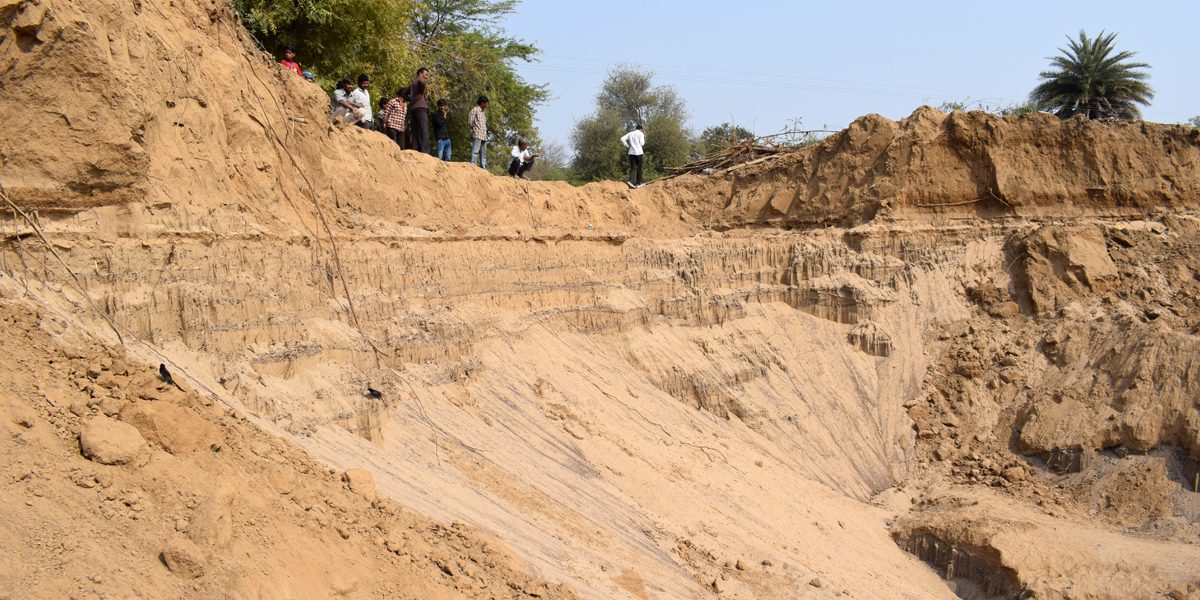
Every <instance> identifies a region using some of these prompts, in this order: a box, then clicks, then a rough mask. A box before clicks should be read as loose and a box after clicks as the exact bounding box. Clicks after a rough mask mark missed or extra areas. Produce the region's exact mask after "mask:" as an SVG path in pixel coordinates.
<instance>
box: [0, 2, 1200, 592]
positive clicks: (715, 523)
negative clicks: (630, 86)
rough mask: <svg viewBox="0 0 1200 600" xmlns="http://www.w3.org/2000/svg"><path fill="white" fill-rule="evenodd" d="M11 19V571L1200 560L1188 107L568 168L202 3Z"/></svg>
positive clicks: (51, 588) (1094, 567)
mask: <svg viewBox="0 0 1200 600" xmlns="http://www.w3.org/2000/svg"><path fill="white" fill-rule="evenodd" d="M0 17H3V19H4V20H5V22H6V24H7V26H6V28H5V29H4V30H3V32H2V35H3V36H4V37H3V38H2V39H0V72H3V73H4V76H3V77H4V79H3V81H4V83H3V86H2V87H0V107H3V111H4V113H5V114H12V115H14V117H13V118H12V119H11V120H8V121H6V122H5V123H4V124H0V127H4V128H6V130H7V131H6V133H8V135H5V136H0V140H3V141H0V157H2V158H3V163H2V164H3V168H2V169H0V183H2V184H3V186H4V190H5V195H6V196H7V197H8V198H9V200H11V201H12V203H13V204H12V205H11V206H10V205H7V204H6V205H5V210H7V212H6V213H5V214H6V215H7V220H6V221H5V225H4V231H5V234H4V236H5V237H4V244H3V246H2V247H0V273H2V275H0V286H2V287H0V289H3V291H4V298H3V310H4V311H6V312H5V314H6V315H8V316H9V317H11V318H10V319H9V321H8V322H7V323H6V326H5V327H6V333H16V334H19V335H9V336H7V338H6V342H5V343H7V344H8V345H9V352H11V353H12V354H13V355H16V356H20V357H21V359H20V361H19V362H18V363H17V364H16V365H15V366H14V365H9V366H8V367H5V368H4V370H3V371H0V373H2V374H3V375H4V379H0V381H3V383H4V386H3V388H2V391H3V394H4V395H3V397H4V398H5V402H6V403H7V404H6V405H5V406H6V407H7V408H6V409H5V410H6V411H8V412H6V413H5V415H6V416H11V418H10V420H11V421H12V422H13V424H12V425H11V427H9V429H10V433H9V435H10V438H5V439H6V440H9V441H6V442H5V443H6V444H8V446H9V448H10V449H11V450H12V452H13V454H12V455H13V456H16V457H17V460H16V461H12V462H11V463H10V465H9V467H8V469H9V471H11V473H9V475H11V477H9V478H8V479H6V480H5V482H4V485H5V487H4V488H3V489H2V490H0V497H2V498H3V499H4V500H5V501H6V503H11V504H12V505H15V506H18V508H19V507H20V506H21V505H24V506H25V508H23V509H19V510H21V511H23V512H22V513H21V514H22V515H24V516H23V517H22V520H23V522H26V521H27V522H32V523H36V524H37V525H36V528H37V529H36V531H38V532H39V533H37V534H34V535H30V534H29V533H28V532H27V531H24V530H22V529H21V528H20V527H17V526H15V525H14V526H9V527H8V528H7V529H4V530H3V531H2V534H3V535H2V538H0V556H2V557H4V558H5V560H3V561H0V562H2V563H3V564H4V565H5V567H4V569H5V570H4V571H3V572H0V597H5V595H8V596H13V597H25V596H34V597H58V596H62V595H64V594H70V593H76V594H78V595H81V596H86V595H87V594H96V595H101V594H108V595H110V596H112V595H129V594H133V593H136V594H139V595H142V596H144V597H162V596H177V595H192V596H194V597H211V596H214V595H221V596H234V597H311V596H313V595H322V596H328V595H330V594H340V595H344V596H349V597H364V598H365V597H414V598H416V597H421V598H426V597H570V596H571V595H574V594H578V595H580V596H583V597H592V598H613V597H632V598H664V597H666V598H695V597H729V598H795V597H833V596H837V595H842V596H850V597H857V598H877V597H891V598H929V597H947V598H948V597H953V596H954V594H955V593H956V592H957V593H958V594H959V595H961V596H963V597H973V596H972V595H974V596H979V597H987V596H999V597H1010V596H1017V595H1020V594H1032V595H1033V596H1035V597H1066V596H1072V597H1097V598H1100V597H1111V598H1126V597H1146V596H1147V595H1150V596H1153V595H1155V594H1157V595H1167V594H1175V596H1173V597H1189V596H1188V594H1192V595H1195V594H1196V593H1200V591H1198V590H1197V587H1198V586H1200V584H1198V583H1197V581H1196V579H1195V577H1196V575H1195V573H1196V572H1197V569H1198V568H1200V551H1198V550H1197V547H1196V545H1195V543H1196V542H1197V541H1198V540H1200V538H1198V537H1197V536H1198V535H1200V530H1198V527H1197V524H1196V523H1197V520H1200V511H1198V510H1197V504H1196V503H1197V500H1196V498H1197V497H1198V496H1197V494H1196V493H1195V490H1194V488H1193V487H1189V483H1191V482H1192V480H1193V479H1195V478H1194V477H1193V475H1195V473H1196V471H1197V467H1196V465H1197V462H1196V459H1197V454H1196V453H1197V452H1198V451H1200V450H1198V449H1200V441H1198V438H1197V435H1198V433H1197V432H1198V431H1200V417H1198V416H1197V415H1198V412H1197V398H1198V397H1200V396H1198V395H1197V394H1198V393H1200V391H1198V390H1197V389H1196V385H1197V384H1196V375H1195V373H1194V371H1195V367H1194V365H1193V364H1192V363H1193V360H1192V356H1193V355H1194V352H1191V351H1190V349H1191V348H1192V347H1193V346H1194V345H1195V335H1196V327H1197V319H1198V318H1200V317H1198V316H1197V315H1200V310H1197V309H1198V308H1200V307H1197V305H1196V302H1197V300H1196V298H1200V294H1198V292H1200V289H1197V286H1198V285H1200V284H1197V277H1198V276H1197V272H1198V265H1197V264H1196V259H1195V258H1194V257H1195V252H1193V248H1194V246H1195V244H1196V243H1197V241H1196V240H1197V236H1198V235H1200V226H1197V221H1196V215H1195V214H1194V210H1195V208H1196V206H1197V191H1198V189H1200V177H1198V176H1197V172H1198V171H1197V169H1196V167H1197V164H1198V162H1200V138H1198V137H1197V133H1196V131H1195V130H1192V129H1186V128H1182V127H1169V126H1157V125H1150V124H1114V123H1091V122H1084V121H1069V122H1060V121H1058V120H1056V119H1054V118H1052V117H1047V116H1031V117H1022V118H1016V119H1000V118H997V117H993V116H988V115H983V114H978V113H963V114H954V115H950V116H946V115H942V114H940V113H937V112H936V111H931V110H928V109H922V110H919V111H917V112H916V113H914V114H913V115H912V116H911V117H909V118H908V119H905V120H903V121H900V122H893V121H889V120H887V119H883V118H881V117H877V116H868V117H864V118H862V119H860V120H858V121H856V122H855V123H854V124H853V125H852V126H851V127H850V128H848V129H847V130H846V131H844V132H842V133H840V134H837V135H835V136H832V137H831V138H830V139H829V140H827V141H826V142H824V143H823V144H820V145H818V146H815V147H813V148H809V149H806V150H802V151H799V152H797V153H795V154H791V155H788V156H785V157H782V158H780V159H778V160H775V161H770V162H764V163H759V164H756V165H748V166H745V167H742V168H739V169H735V170H733V171H730V172H728V173H722V174H719V175H718V176H714V177H708V178H705V177H692V176H689V177H681V178H678V179H674V180H671V181H668V182H664V183H660V184H655V185H651V186H649V187H647V188H644V189H642V190H637V191H628V190H624V189H622V188H621V187H619V186H616V185H608V184H599V185H589V186H585V187H583V188H572V187H569V186H566V185H565V184H549V183H547V184H543V183H537V182H533V183H526V182H516V181H512V180H509V179H507V178H500V177H493V176H490V175H488V174H486V173H484V172H482V171H480V170H478V169H475V168H474V167H471V166H469V165H462V164H450V165H447V164H444V163H440V162H438V161H435V160H434V159H432V158H431V157H426V156H421V155H417V154H415V153H412V152H401V151H398V150H396V149H395V148H394V146H393V145H391V144H390V142H388V141H387V140H386V139H384V138H383V137H382V136H378V135H375V134H372V133H369V132H364V131H360V130H357V129H354V128H348V129H347V128H339V127H335V126H332V125H330V124H328V123H327V122H326V120H325V117H324V110H325V106H326V103H327V100H326V99H325V98H324V96H323V94H322V93H321V92H320V90H318V89H317V88H315V87H313V86H311V85H309V84H307V83H305V82H303V81H300V80H299V79H298V78H295V77H294V76H292V75H291V74H290V73H287V72H285V71H283V70H282V69H280V68H278V67H277V66H276V65H274V64H273V63H272V61H271V60H270V59H269V58H267V57H265V56H263V55H262V54H260V53H257V52H255V51H254V50H253V49H252V46H251V44H250V42H249V41H248V39H247V38H246V35H245V33H244V31H243V30H242V29H241V28H240V27H239V26H238V25H237V23H236V21H235V19H234V17H233V15H232V13H231V12H230V11H229V9H228V7H226V6H225V5H224V4H221V3H205V2H194V1H184V2H180V1H178V0H177V1H176V2H174V3H161V2H144V1H143V2H140V3H134V4H131V5H126V4H122V3H111V2H107V1H104V0H77V1H73V2H66V1H61V0H41V1H40V2H30V1H10V2H7V3H2V2H0ZM31 97H32V98H34V99H35V100H36V102H35V103H34V104H35V105H36V109H35V110H31V109H30V108H29V104H30V102H29V100H30V98H31ZM18 208H19V209H20V210H22V211H23V214H18V212H17V209H18ZM30 315H37V316H36V318H34V317H31V316H30ZM64 357H65V358H64ZM51 361H53V362H51ZM64 361H65V362H64ZM105 361H107V362H108V364H109V366H108V367H107V368H106V367H105V366H104V363H105ZM159 362H166V363H167V364H168V365H169V366H170V368H172V369H173V370H174V371H175V372H176V373H177V375H178V377H179V378H180V379H181V380H182V382H183V383H184V386H185V389H187V390H188V391H187V392H178V391H172V390H173V388H170V389H168V388H166V387H165V386H164V385H162V384H161V382H159V381H158V380H157V379H156V378H155V376H154V369H155V365H157V364H158V363H159ZM93 363H95V366H94V368H93ZM92 371H94V372H95V373H94V375H93V373H92ZM368 386H371V387H374V388H376V389H378V390H380V391H382V397H380V398H374V397H371V396H369V395H367V394H366V393H365V392H366V388H367V387H368ZM57 390H61V397H60V395H57V394H58V391H57ZM177 392H178V393H177ZM27 422H28V423H31V425H26V423H27ZM96 423H100V425H98V427H99V428H98V429H95V430H94V431H93V430H92V429H89V428H90V427H91V426H92V425H94V424H96ZM178 423H192V426H188V427H180V426H178ZM130 428H132V430H133V431H135V432H136V435H133V434H131V433H130ZM121 432H124V433H121ZM197 432H200V433H197ZM100 433H104V434H105V435H100ZM93 434H95V435H93ZM201 434H203V435H201ZM31 436H32V437H31ZM96 436H99V438H100V439H108V438H113V440H115V441H114V442H113V444H111V445H109V446H104V447H102V448H98V449H95V450H94V451H93V450H89V449H88V448H90V447H91V446H92V444H91V442H90V441H87V442H84V446H85V447H84V448H80V446H79V444H80V443H81V440H85V439H86V440H92V439H93V438H94V437H96ZM35 438H36V442H35V441H33V440H34V439H35ZM122 440H123V441H122ZM139 440H140V441H139ZM125 455H129V456H128V458H127V459H125V460H115V459H112V457H118V458H119V457H122V456H125ZM89 457H90V458H89ZM108 463H113V464H108ZM329 469H332V470H333V473H332V474H331V473H330V472H329ZM357 469H361V470H362V471H358V470H357ZM364 472H365V473H369V474H370V477H371V479H372V481H373V483H372V485H370V486H366V485H365V484H362V483H361V482H362V480H363V477H364ZM342 473H349V475H348V476H347V478H346V481H344V482H343V481H340V480H339V477H341V475H342ZM77 475H78V477H77ZM89 477H90V478H91V479H89ZM80 478H81V479H80ZM75 479H80V480H81V481H84V482H85V483H87V484H92V483H93V482H95V484H94V485H85V484H80V483H78V482H76V481H75ZM224 487H230V488H233V492H232V495H222V496H220V502H217V501H215V500H214V501H212V502H210V501H209V500H208V498H209V497H210V496H213V495H214V492H215V491H216V490H218V488H224ZM130 490H132V492H131V493H132V494H133V495H132V496H131V495H129V493H126V492H129V491H130ZM296 490H300V491H296ZM364 490H366V491H365V492H364ZM376 493H377V494H379V496H378V497H376V496H375V494H376ZM364 494H365V495H364ZM110 496H111V497H110ZM225 498H231V499H230V500H229V504H228V506H231V507H232V508H230V509H228V510H220V511H216V512H215V513H214V510H215V509H213V508H211V506H214V505H219V506H227V505H226V504H225V502H226V500H225ZM55 503H58V504H60V505H63V506H68V507H74V508H73V509H72V510H71V511H70V514H67V513H65V512H63V511H61V510H59V509H55V508H53V506H54V505H55ZM393 503H395V504H393ZM134 505H137V506H152V507H153V508H152V509H144V510H136V509H134V508H133V506H134ZM397 505H399V506H402V507H404V508H400V507H399V506H397ZM97 507H99V508H97ZM122 507H124V508H122ZM206 507H207V508H206ZM406 510H407V511H409V512H405V511H406ZM97 511H99V514H96V513H97ZM109 513H111V515H110V514H109ZM414 513H419V516H418V514H414ZM213 514H216V515H217V517H218V518H216V521H218V522H220V523H221V525H220V528H219V530H220V532H223V533H220V536H219V537H220V539H221V540H222V541H220V543H219V544H218V545H217V546H213V545H212V536H211V535H208V534H195V535H193V533H192V530H191V523H193V522H196V520H197V519H199V521H200V522H207V521H211V520H212V519H211V518H210V515H213ZM222 515H225V516H222ZM135 517H136V518H135ZM72 519H74V520H72ZM429 519H432V520H433V521H430V520H429ZM434 521H436V522H440V523H451V522H455V521H457V522H458V524H456V525H452V526H451V525H437V524H435V523H434ZM64 523H80V524H82V526H80V527H75V530H76V531H79V532H80V533H77V534H74V536H73V537H70V538H69V541H68V543H67V545H68V546H70V548H69V549H68V550H67V551H68V553H69V554H70V553H74V554H70V555H71V556H73V557H74V558H72V561H73V563H72V564H75V562H79V561H82V562H84V563H86V562H87V561H92V562H93V563H94V564H96V565H98V566H102V567H104V568H103V569H99V571H98V572H100V571H104V572H114V570H115V569H124V571H121V573H122V577H121V578H120V579H119V582H120V583H117V582H115V581H114V578H111V577H108V576H107V575H98V576H97V577H92V578H89V576H91V575H93V573H91V571H88V572H84V571H82V570H67V571H64V572H63V573H62V574H61V575H58V576H47V575H46V573H47V572H50V570H51V569H57V568H58V567H57V565H58V564H59V563H58V562H55V561H57V560H58V558H56V556H55V552H56V550H54V548H52V547H50V546H47V545H46V544H47V543H49V542H47V541H46V540H47V539H48V537H51V536H52V532H53V531H58V530H59V529H61V528H63V527H65V526H64ZM201 529H202V530H204V528H203V527H202V528H201ZM205 531H207V530H205ZM214 548H215V549H214ZM510 551H511V554H510ZM247 557H258V558H247ZM260 563H262V564H263V565H265V566H261V565H260ZM93 570H96V569H93ZM301 575H302V576H301ZM547 582H548V583H547ZM563 582H565V585H561V586H560V583H563ZM1097 582H1104V583H1103V584H1100V583H1097ZM314 590H315V591H314ZM1147 590H1149V591H1147Z"/></svg>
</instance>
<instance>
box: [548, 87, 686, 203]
mask: <svg viewBox="0 0 1200 600" xmlns="http://www.w3.org/2000/svg"><path fill="white" fill-rule="evenodd" d="M687 118H688V111H687V106H686V103H685V102H684V101H683V99H682V98H680V97H679V93H678V92H677V91H676V90H675V88H674V87H672V86H669V85H655V84H654V75H653V73H650V72H649V71H644V70H641V69H639V68H636V67H631V66H621V67H617V68H615V69H613V70H612V71H609V73H608V77H607V78H606V79H605V80H604V83H603V84H601V86H600V91H599V92H598V93H597V94H596V110H595V112H593V113H592V114H591V115H589V116H587V117H584V118H583V119H580V120H579V121H578V122H576V123H575V128H574V130H573V131H572V132H571V145H572V146H574V148H575V157H574V159H573V160H572V166H573V167H574V170H575V174H576V176H577V177H579V178H581V179H583V180H586V181H597V180H602V179H624V178H625V176H626V172H627V171H626V168H627V162H626V158H625V156H626V151H625V148H624V147H623V146H622V145H621V142H620V139H621V136H622V135H624V134H625V133H626V132H628V131H631V130H633V128H634V127H635V126H636V125H638V124H640V125H642V126H643V128H644V130H645V133H646V146H645V152H646V166H645V168H646V172H647V179H652V178H654V177H657V176H658V175H661V174H662V173H663V172H664V171H665V170H666V168H667V167H674V166H679V165H681V164H683V163H684V162H686V160H687V158H688V153H689V150H690V149H691V147H692V134H691V132H690V131H689V130H688V128H687V126H686V124H685V123H686V121H687Z"/></svg>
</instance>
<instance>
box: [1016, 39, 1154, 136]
mask: <svg viewBox="0 0 1200 600" xmlns="http://www.w3.org/2000/svg"><path fill="white" fill-rule="evenodd" d="M1116 37H1117V34H1116V33H1109V34H1105V33H1104V32H1103V31H1101V32H1100V35H1099V36H1098V37H1096V38H1095V39H1091V38H1088V35H1087V33H1086V32H1084V31H1080V32H1079V39H1078V40H1073V39H1071V38H1070V37H1068V38H1067V42H1068V47H1067V48H1059V49H1058V50H1059V52H1062V56H1055V57H1052V58H1050V64H1051V66H1053V67H1054V69H1053V70H1050V71H1044V72H1042V73H1041V74H1040V75H1039V77H1041V78H1042V83H1041V84H1039V85H1038V86H1037V87H1036V88H1033V92H1031V93H1030V94H1029V100H1030V102H1033V103H1034V104H1036V105H1037V106H1038V108H1039V109H1042V110H1050V111H1054V114H1056V115H1058V116H1059V117H1060V118H1063V119H1067V118H1070V117H1073V116H1075V115H1084V116H1086V117H1087V118H1089V119H1126V120H1133V119H1138V118H1141V112H1140V111H1139V110H1138V108H1137V105H1138V104H1141V105H1143V106H1147V105H1149V104H1150V100H1151V99H1152V98H1154V89H1153V88H1151V87H1150V85H1149V84H1147V83H1146V80H1147V79H1149V78H1150V75H1149V74H1148V73H1146V72H1145V71H1143V70H1142V69H1149V68H1150V65H1148V64H1146V63H1143V62H1128V61H1129V59H1130V58H1132V57H1133V56H1134V54H1136V53H1135V52H1130V51H1128V50H1125V51H1122V52H1116V53H1114V49H1113V41H1114V40H1115V39H1116Z"/></svg>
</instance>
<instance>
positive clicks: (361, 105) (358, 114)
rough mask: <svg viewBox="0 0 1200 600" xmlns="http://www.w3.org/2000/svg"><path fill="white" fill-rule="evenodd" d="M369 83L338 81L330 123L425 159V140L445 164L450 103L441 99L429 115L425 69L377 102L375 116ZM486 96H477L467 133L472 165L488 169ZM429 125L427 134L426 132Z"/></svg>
mask: <svg viewBox="0 0 1200 600" xmlns="http://www.w3.org/2000/svg"><path fill="white" fill-rule="evenodd" d="M370 87H371V78H370V77H367V76H366V75H359V76H358V85H357V86H356V85H355V83H354V82H353V81H351V80H350V79H342V80H341V81H339V82H338V84H337V87H336V88H335V89H334V91H333V99H332V101H331V111H332V117H333V120H334V121H338V122H341V123H345V124H347V125H356V126H358V127H362V128H363V129H371V130H378V131H380V132H382V133H383V134H384V135H386V136H387V137H388V139H391V140H392V141H394V142H396V144H397V145H399V146H400V147H401V148H405V149H409V150H416V151H418V152H421V153H424V154H430V153H431V152H430V150H431V147H430V134H431V133H432V137H433V142H434V145H433V147H432V150H433V152H432V154H433V155H434V156H436V157H438V158H440V159H442V160H444V161H447V162H449V161H450V152H451V144H450V121H449V118H450V114H449V113H450V103H449V102H447V101H446V100H445V99H440V100H438V101H437V103H436V104H435V105H434V107H435V109H436V110H435V111H434V112H433V114H432V115H431V114H430V112H429V97H428V92H429V69H427V68H425V67H421V68H420V69H417V74H416V78H415V79H413V81H412V83H411V84H409V85H408V86H407V87H402V88H400V89H398V90H396V94H395V95H394V96H390V97H389V96H386V95H385V96H384V97H383V98H380V100H379V108H380V110H379V114H378V115H375V114H373V113H372V111H371V92H370ZM487 106H488V98H487V96H480V97H479V100H478V101H476V103H475V107H474V108H472V109H471V112H470V114H469V115H468V117H467V123H468V126H469V127H470V129H471V137H472V140H471V162H472V163H474V164H476V165H479V166H480V167H482V168H485V169H486V168H487V141H488V132H487V113H486V112H485V111H486V110H487ZM431 125H432V128H431Z"/></svg>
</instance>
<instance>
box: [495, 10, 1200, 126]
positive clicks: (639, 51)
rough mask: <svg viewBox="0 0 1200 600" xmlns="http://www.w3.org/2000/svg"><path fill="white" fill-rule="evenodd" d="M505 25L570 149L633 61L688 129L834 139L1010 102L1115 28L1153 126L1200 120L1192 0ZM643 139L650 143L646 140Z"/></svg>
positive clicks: (660, 13) (634, 14)
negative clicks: (1062, 58) (612, 71)
mask: <svg viewBox="0 0 1200 600" xmlns="http://www.w3.org/2000/svg"><path fill="white" fill-rule="evenodd" d="M503 26H504V27H505V28H506V29H507V30H508V32H509V33H511V34H513V35H515V36H516V37H519V38H522V39H524V40H526V41H529V42H533V43H534V44H535V45H537V46H538V47H539V48H540V49H541V50H542V52H543V54H542V57H541V61H540V62H538V63H534V64H527V65H526V64H522V65H521V66H520V67H519V69H518V70H519V72H520V73H521V74H522V76H524V77H525V78H526V79H527V80H528V81H530V82H533V83H547V84H549V85H550V90H551V93H552V97H551V99H550V101H549V102H548V103H547V104H546V105H544V106H542V107H541V108H540V109H539V110H538V113H537V125H538V127H539V129H540V131H541V133H542V136H543V138H545V139H546V140H548V141H558V142H561V143H564V144H568V143H569V140H570V132H571V126H572V124H573V123H574V122H575V121H576V120H577V119H578V118H580V117H582V116H585V115H587V114H589V113H590V112H591V111H592V109H593V106H594V105H593V98H594V97H595V94H596V91H597V90H598V89H599V87H600V83H601V81H603V79H604V76H605V73H606V72H607V71H608V69H609V68H611V67H613V66H615V65H618V64H622V63H626V64H632V65H639V66H642V67H644V68H647V69H649V70H651V71H653V72H654V73H655V74H656V81H658V82H659V83H666V84H670V85H673V86H675V87H676V88H677V89H678V90H679V92H680V94H681V96H683V98H685V99H686V101H687V105H688V108H689V109H690V111H691V121H690V123H689V125H690V126H691V127H692V128H693V129H694V130H696V131H699V130H701V129H703V128H704V127H707V126H709V125H715V124H719V123H721V122H724V121H733V122H736V123H738V124H739V125H742V126H745V127H747V128H749V129H751V130H753V131H755V132H756V133H758V134H767V133H774V132H776V131H779V130H781V129H783V128H784V127H785V126H786V125H787V123H788V122H789V121H790V120H792V119H794V118H797V117H800V118H802V119H803V124H804V125H805V128H812V129H816V128H824V126H827V127H828V128H829V129H840V128H842V127H844V126H846V124H848V123H849V122H850V121H852V120H853V119H854V118H855V117H857V116H859V115H863V114H866V113H872V112H874V113H880V114H882V115H884V116H887V117H890V118H899V117H903V116H905V115H907V114H909V113H911V112H912V110H913V109H914V108H916V107H918V106H920V105H922V104H930V105H935V106H936V105H937V104H940V103H941V102H943V101H947V100H950V101H969V102H982V103H985V104H988V105H993V106H994V105H1008V104H1013V103H1019V102H1021V101H1023V100H1024V98H1025V97H1026V96H1027V94H1028V93H1029V90H1030V89H1032V88H1033V87H1034V86H1035V85H1036V84H1037V81H1038V79H1037V74H1038V73H1039V72H1040V71H1042V70H1044V69H1045V68H1046V67H1047V65H1048V61H1047V57H1048V56H1051V55H1054V54H1056V53H1057V48H1059V47H1062V46H1065V45H1066V38H1065V37H1064V36H1066V35H1068V34H1070V35H1077V34H1078V32H1079V30H1080V29H1085V30H1087V32H1088V33H1089V34H1092V35H1095V34H1097V33H1099V32H1100V30H1102V29H1104V30H1108V31H1116V32H1118V33H1119V35H1118V37H1117V47H1118V49H1121V50H1126V49H1127V50H1134V51H1136V52H1137V53H1138V55H1137V57H1136V59H1137V60H1141V61H1144V62H1148V63H1150V64H1151V65H1152V67H1153V68H1152V69H1151V70H1150V74H1151V79H1150V84H1151V85H1152V86H1153V87H1154V89H1155V91H1156V92H1157V96H1156V97H1155V100H1154V102H1153V104H1151V106H1150V107H1149V108H1148V109H1145V110H1144V111H1143V114H1144V116H1145V118H1146V119H1147V120H1151V121H1159V122H1170V123H1175V122H1180V121H1184V120H1186V119H1187V118H1189V117H1192V116H1196V115H1200V82H1198V78H1200V35H1198V34H1197V33H1196V32H1197V30H1198V28H1200V1H1197V0H1192V1H1189V2H1183V1H1170V2H1168V1H1160V2H1155V1H1143V2H1128V1H1127V2H1104V1H1090V2H1054V1H1044V2H1025V1H1009V2H993V3H981V2H937V3H934V2H853V1H848V2H811V3H810V2H758V1H754V0H750V1H743V2H705V1H692V2H682V1H677V0H661V1H656V0H643V1H638V0H633V1H628V0H625V1H617V2H612V1H608V2H595V1H591V0H523V1H522V3H521V4H520V5H519V6H518V8H517V13H516V14H514V15H512V16H510V17H509V18H508V19H507V20H506V21H505V22H504V23H503ZM648 133H649V134H651V135H652V133H650V132H648Z"/></svg>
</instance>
